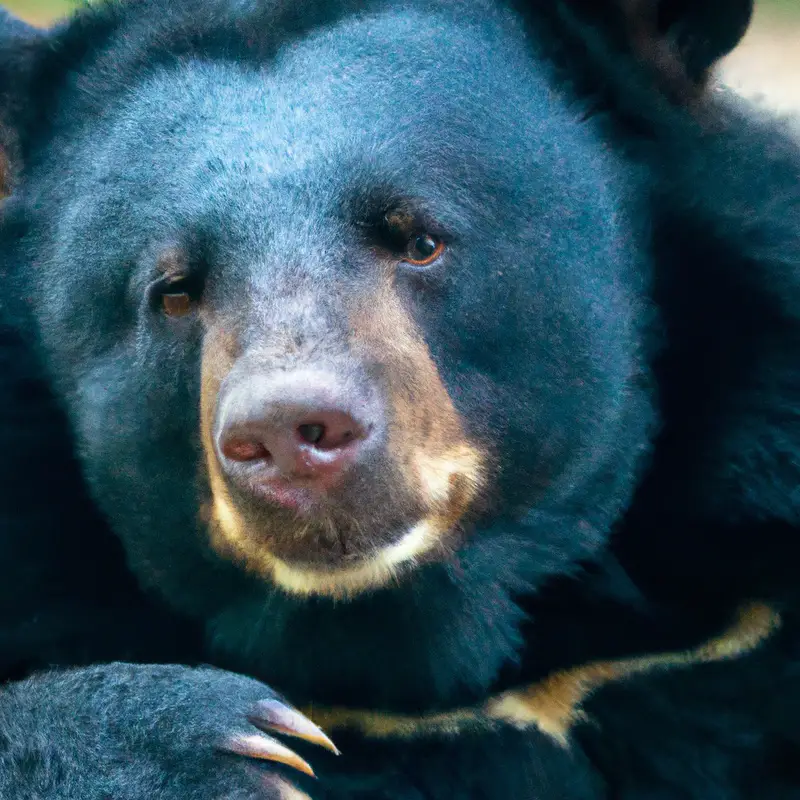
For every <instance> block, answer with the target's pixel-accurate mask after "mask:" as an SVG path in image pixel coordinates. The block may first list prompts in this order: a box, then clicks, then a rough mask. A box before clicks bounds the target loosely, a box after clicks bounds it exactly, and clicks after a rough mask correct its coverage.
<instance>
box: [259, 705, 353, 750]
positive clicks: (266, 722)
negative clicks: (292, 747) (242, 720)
mask: <svg viewBox="0 0 800 800" xmlns="http://www.w3.org/2000/svg"><path fill="white" fill-rule="evenodd" d="M247 718H248V719H249V720H250V722H252V723H253V725H255V726H256V727H257V728H260V729H261V730H273V731H276V732H277V733H283V734H286V735H287V736H294V737H296V738H298V739H304V740H305V741H307V742H311V743H312V744H316V745H319V746H320V747H324V748H325V749H326V750H330V752H331V753H333V754H334V755H337V756H338V755H339V751H338V749H337V748H336V745H335V744H334V743H333V742H332V741H331V740H330V739H329V738H328V737H327V736H326V735H325V733H324V732H323V731H322V728H319V727H318V726H316V725H315V724H314V723H313V722H312V721H311V720H310V719H308V717H305V716H303V714H301V713H300V712H299V711H295V710H294V709H293V708H289V707H288V706H285V705H283V703H280V702H279V701H277V700H261V701H260V702H258V703H256V705H255V706H254V707H253V709H252V711H251V712H250V714H248V717H247Z"/></svg>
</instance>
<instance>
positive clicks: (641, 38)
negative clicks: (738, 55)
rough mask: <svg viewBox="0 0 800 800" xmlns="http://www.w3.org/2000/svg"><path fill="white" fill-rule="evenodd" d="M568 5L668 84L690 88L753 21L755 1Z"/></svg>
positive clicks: (632, 0)
mask: <svg viewBox="0 0 800 800" xmlns="http://www.w3.org/2000/svg"><path fill="white" fill-rule="evenodd" d="M566 5H567V6H568V7H570V8H571V9H572V10H573V11H575V12H577V14H578V16H579V18H580V19H583V20H584V21H585V22H587V23H589V24H590V25H591V26H592V27H597V28H600V29H603V30H605V31H606V32H607V34H608V35H610V36H611V37H612V40H613V41H614V42H615V43H616V44H617V45H619V46H622V47H623V48H624V49H626V50H628V51H630V52H632V53H633V54H634V55H635V56H637V57H638V58H639V59H640V60H642V61H644V62H646V63H647V64H648V66H650V67H651V68H652V69H654V70H656V72H657V73H659V75H660V77H661V78H662V79H663V80H665V81H666V82H668V83H672V84H676V83H678V84H679V83H680V82H681V81H682V82H684V83H685V84H687V85H690V86H694V87H698V86H702V85H703V84H704V83H705V80H706V78H707V76H708V74H709V72H710V70H711V68H712V67H713V66H714V65H715V64H716V63H717V61H719V60H720V59H721V58H722V57H723V56H725V55H727V54H728V53H729V52H730V51H731V50H733V48H734V47H736V45H737V44H738V43H739V41H740V40H741V39H742V37H743V36H744V34H745V33H746V31H747V29H748V27H749V26H750V21H751V18H752V15H753V0H566Z"/></svg>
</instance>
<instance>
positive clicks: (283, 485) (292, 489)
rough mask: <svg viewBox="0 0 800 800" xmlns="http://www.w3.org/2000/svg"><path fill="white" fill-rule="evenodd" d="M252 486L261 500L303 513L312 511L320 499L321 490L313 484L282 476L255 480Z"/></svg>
mask: <svg viewBox="0 0 800 800" xmlns="http://www.w3.org/2000/svg"><path fill="white" fill-rule="evenodd" d="M251 488H252V490H253V492H254V494H256V495H257V496H258V498H259V499H260V500H263V501H265V502H267V503H270V504H272V505H276V506H280V507H281V508H287V509H289V510H291V511H295V512H297V513H299V514H303V515H307V514H310V513H312V511H313V510H314V508H315V506H317V505H318V504H319V499H320V498H319V492H318V491H315V490H314V489H313V488H311V486H302V485H298V484H297V481H290V480H284V479H281V478H273V479H270V480H261V481H253V482H252V483H251Z"/></svg>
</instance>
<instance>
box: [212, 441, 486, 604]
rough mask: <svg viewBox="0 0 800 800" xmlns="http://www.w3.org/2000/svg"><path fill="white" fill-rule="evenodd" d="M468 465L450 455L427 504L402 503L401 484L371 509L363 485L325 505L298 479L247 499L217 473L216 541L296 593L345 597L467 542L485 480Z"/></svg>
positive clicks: (233, 557) (225, 552)
mask: <svg viewBox="0 0 800 800" xmlns="http://www.w3.org/2000/svg"><path fill="white" fill-rule="evenodd" d="M465 459H466V456H465ZM468 463H471V462H470V461H468V460H464V461H461V460H459V459H455V458H453V457H452V456H451V457H450V458H449V459H448V462H447V464H448V466H447V470H448V474H447V480H446V481H443V482H441V483H440V484H437V488H438V490H439V491H438V493H437V494H436V496H433V495H431V494H429V496H428V502H424V503H418V502H413V503H412V502H410V500H409V497H408V496H406V497H405V498H404V499H405V501H406V502H399V501H398V497H399V495H400V493H401V487H395V491H394V492H392V493H391V494H387V495H386V497H384V498H383V499H382V500H381V499H380V498H377V499H376V500H375V502H374V503H373V504H372V506H371V507H370V506H369V505H366V506H365V505H364V504H365V503H366V498H365V496H364V495H363V494H362V495H361V500H362V505H361V507H359V506H358V505H357V504H356V502H355V498H356V497H357V496H358V491H357V489H358V487H354V491H353V495H352V497H348V498H347V502H345V503H342V504H341V505H338V506H331V505H327V506H326V504H325V503H324V502H323V501H321V500H320V499H319V498H316V499H314V498H311V499H309V498H308V497H307V496H304V494H303V492H302V487H301V488H300V489H299V490H298V487H297V484H296V483H293V484H292V485H291V486H287V487H285V489H286V494H280V493H277V492H275V484H274V483H271V484H270V486H269V495H268V496H267V495H265V496H262V497H260V498H259V501H260V502H258V503H251V502H244V501H243V498H242V497H238V496H237V495H236V494H235V493H232V492H231V491H230V487H229V486H228V485H227V484H225V483H224V482H223V481H221V480H218V479H217V480H215V479H214V478H213V477H212V481H211V484H212V486H211V489H212V497H211V513H210V514H209V515H208V516H207V519H209V531H210V539H211V544H212V547H213V549H214V550H215V552H216V553H217V554H218V555H220V556H222V557H223V558H225V559H226V560H229V561H232V562H234V563H238V564H239V565H240V566H242V567H243V568H244V569H245V571H247V572H250V573H254V574H256V575H258V576H259V577H262V578H264V579H266V580H267V581H268V582H270V583H272V584H273V585H275V586H277V587H279V588H281V589H282V590H284V591H286V592H287V593H290V594H295V595H302V596H311V595H321V596H328V597H336V598H346V597H349V596H353V595H356V594H359V593H361V592H364V591H367V590H371V589H378V588H381V587H386V586H391V585H394V584H396V583H397V582H398V581H399V580H400V579H401V578H402V577H404V576H406V575H408V574H409V573H410V572H413V571H414V570H415V569H416V568H418V567H420V566H422V565H423V564H427V563H431V562H433V561H438V562H440V561H444V560H447V559H448V558H450V557H452V554H453V553H454V552H455V550H456V549H457V548H458V546H459V545H460V544H461V543H462V542H463V540H464V538H465V536H466V532H465V531H466V530H467V526H466V523H465V518H466V517H467V514H468V513H469V514H471V513H472V512H473V511H474V510H475V506H476V497H477V495H478V493H479V489H480V487H481V485H482V484H481V481H480V480H479V478H480V477H481V473H480V472H479V471H478V470H476V469H463V468H462V467H464V466H465V465H466V464H468ZM445 486H446V489H445ZM273 493H274V494H273ZM356 509H357V510H358V511H360V512H361V513H360V514H359V515H358V516H356ZM365 509H366V510H365Z"/></svg>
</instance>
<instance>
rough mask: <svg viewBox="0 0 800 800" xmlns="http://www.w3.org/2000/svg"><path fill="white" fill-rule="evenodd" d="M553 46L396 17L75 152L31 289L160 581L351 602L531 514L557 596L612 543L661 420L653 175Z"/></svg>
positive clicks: (506, 536) (170, 81)
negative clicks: (643, 229) (652, 430)
mask: <svg viewBox="0 0 800 800" xmlns="http://www.w3.org/2000/svg"><path fill="white" fill-rule="evenodd" d="M528 46H529V45H528V44H527V42H526V40H525V36H524V33H523V31H522V30H521V29H520V27H519V25H518V23H516V21H515V20H514V18H513V17H511V16H509V15H507V14H504V13H497V14H495V15H493V16H492V17H489V18H488V19H485V18H483V17H481V18H480V19H479V18H478V17H477V16H476V17H474V18H471V17H470V15H469V14H466V15H459V17H458V18H456V17H455V16H454V15H453V14H452V12H450V11H447V10H446V9H442V8H438V9H437V8H434V9H429V8H426V7H424V6H419V7H418V8H416V7H412V8H411V9H403V10H402V12H398V11H397V10H394V9H389V10H380V11H376V12H375V13H373V14H371V15H369V16H366V17H365V18H363V19H361V18H356V19H347V20H345V21H342V22H338V23H336V24H334V25H332V26H331V27H330V29H326V30H324V31H321V32H314V33H311V34H310V35H308V36H307V37H304V38H303V39H301V40H300V41H297V42H295V43H293V44H292V46H291V47H289V46H288V45H287V46H284V47H282V48H279V49H278V50H277V52H276V53H275V55H274V58H273V59H272V60H271V61H269V62H268V63H264V64H261V63H257V64H255V65H253V66H247V65H243V64H241V63H240V64H226V63H214V62H209V61H208V60H207V59H206V58H204V56H203V52H202V50H200V51H199V52H198V53H197V54H196V55H194V56H193V57H191V58H190V59H188V60H187V62H186V63H180V64H178V65H165V66H164V67H163V68H161V69H159V70H157V71H155V72H154V73H152V74H147V75H146V76H142V77H137V78H136V79H135V80H134V81H133V83H132V87H131V89H130V90H129V91H128V92H127V93H126V94H125V95H124V96H122V97H120V98H114V100H113V102H111V101H110V102H108V104H107V105H105V106H104V110H103V114H102V116H101V117H99V118H97V119H87V120H85V122H84V123H83V124H81V125H80V127H76V126H70V127H69V130H68V131H67V132H65V133H64V135H63V140H57V146H56V147H54V149H53V150H54V153H56V154H57V155H56V158H58V159H60V160H63V156H64V154H65V149H66V150H68V151H69V153H70V155H68V156H67V160H66V162H65V163H67V162H68V164H69V165H68V167H67V166H65V167H63V168H61V169H59V168H58V166H57V165H56V164H55V162H54V160H51V159H48V160H47V163H46V166H43V167H42V170H41V171H42V174H45V173H46V174H47V175H48V177H49V183H48V184H47V185H46V186H45V188H44V189H43V190H42V191H43V195H42V197H41V200H40V203H41V205H42V208H43V209H46V210H44V211H43V213H41V214H39V215H37V216H36V218H35V219H34V221H33V224H35V225H36V226H37V227H39V226H41V228H42V229H43V235H42V236H41V239H40V242H39V244H38V246H37V253H36V254H35V256H34V258H35V260H36V262H37V264H38V265H39V267H38V268H37V269H36V270H35V271H30V272H28V273H26V274H25V276H24V278H23V280H25V281H26V286H25V292H26V295H29V296H30V297H32V298H33V299H32V310H33V315H34V316H35V317H36V319H37V320H40V321H41V326H40V327H41V330H40V333H41V342H42V347H43V350H44V352H45V354H46V360H47V362H48V363H49V364H50V366H51V369H52V370H53V373H54V375H55V380H56V383H57V386H58V387H59V392H60V393H62V394H63V396H64V397H65V399H66V404H67V408H68V410H69V414H70V418H71V421H72V424H73V426H74V429H75V431H76V433H77V439H78V446H79V448H80V452H81V457H82V460H83V463H84V465H85V470H86V475H87V478H88V480H89V482H90V485H91V487H92V490H93V493H94V496H95V498H96V500H97V502H98V503H99V505H100V506H101V508H102V509H103V511H104V512H105V514H106V515H107V516H108V518H109V519H110V520H111V523H112V526H113V527H114V529H115V530H117V531H118V532H119V534H120V535H121V536H122V538H123V540H124V541H125V544H126V547H127V549H128V552H129V555H130V557H131V560H132V563H133V564H134V565H135V566H137V568H138V569H140V570H142V571H143V572H144V573H145V577H146V576H147V574H148V571H150V570H152V571H154V572H155V573H158V572H160V566H161V565H162V564H163V563H164V562H165V556H164V555H163V553H162V552H160V551H161V550H162V547H163V545H164V544H165V543H168V547H170V548H175V547H176V546H178V547H179V549H183V548H203V547H205V546H206V545H207V546H208V547H210V549H212V550H213V551H214V552H215V553H217V554H219V555H221V556H222V557H223V558H229V559H232V560H234V561H237V562H243V563H244V564H245V566H246V567H247V568H248V569H250V570H251V571H253V572H255V573H256V574H258V575H260V576H263V577H264V578H266V579H267V580H269V581H273V582H275V583H276V584H278V585H279V586H280V587H282V588H283V589H285V590H287V591H289V592H299V593H319V594H327V595H334V596H341V595H344V594H350V593H354V592H359V591H362V590H364V589H368V588H372V587H376V586H381V585H383V584H385V583H387V582H388V581H390V580H391V579H392V578H394V577H395V576H398V577H400V578H401V579H402V576H403V574H404V573H405V572H406V571H408V570H409V569H411V568H413V567H414V566H415V565H416V564H418V563H421V562H433V563H439V564H447V563H448V562H450V561H451V559H452V557H453V554H454V553H456V552H458V551H459V550H460V549H461V548H462V547H465V548H467V549H469V547H470V546H471V542H472V541H480V540H481V537H482V535H483V534H482V531H483V530H484V529H486V528H491V527H497V526H498V525H501V526H503V527H504V530H503V534H502V536H500V537H498V536H495V537H494V538H495V540H496V541H495V544H494V546H500V547H505V546H509V545H511V546H513V547H517V546H522V547H524V548H526V549H527V550H528V551H529V557H530V561H531V563H530V570H531V574H529V575H526V576H525V577H526V579H527V580H530V581H536V580H538V579H540V578H541V577H543V576H545V575H547V574H550V573H552V572H563V571H565V570H566V569H568V567H569V564H571V563H572V562H574V561H575V560H576V559H577V558H580V557H585V556H587V555H589V554H590V553H591V552H592V551H593V550H594V549H595V548H596V547H598V546H599V545H600V544H601V543H602V542H603V541H604V539H605V536H606V534H607V530H608V526H609V522H610V520H611V519H612V518H613V517H614V516H615V515H616V514H617V513H618V511H619V509H620V507H621V506H622V505H623V504H624V503H625V501H626V500H627V497H628V495H629V492H630V488H631V485H632V478H633V474H634V464H635V462H636V460H637V457H638V455H639V453H640V451H641V448H642V442H643V437H644V436H645V429H646V427H647V425H648V423H649V419H650V413H649V404H648V399H647V396H646V392H645V390H644V389H642V388H641V386H640V385H639V382H638V381H639V378H640V375H641V372H642V369H643V368H642V364H641V351H642V347H643V341H642V339H643V336H644V332H643V331H642V330H641V328H642V325H641V324H640V320H641V318H642V310H641V308H640V306H641V302H640V300H639V298H640V297H641V296H642V291H641V286H642V285H643V284H646V282H647V271H648V263H647V259H646V257H645V256H643V255H642V253H641V252H637V250H636V249H635V248H634V246H633V244H634V243H635V242H636V241H637V236H638V234H637V226H638V225H639V224H640V220H638V219H636V218H635V217H633V215H632V212H631V210H630V209H629V208H628V207H627V205H628V204H627V202H626V197H627V195H628V194H629V193H630V192H632V191H635V188H634V186H635V180H636V179H635V176H633V175H629V174H628V173H627V172H626V171H625V170H621V169H620V165H619V162H618V159H616V158H615V157H614V156H613V155H611V154H609V152H608V150H607V148H606V147H605V146H604V144H603V141H602V139H601V137H600V136H599V135H598V132H597V131H596V130H595V129H593V128H592V126H591V125H588V124H586V123H585V122H582V121H581V120H580V118H579V110H578V108H577V107H575V105H574V104H573V103H572V102H571V101H570V99H569V98H568V97H566V96H562V95H558V94H554V93H552V92H551V90H550V89H549V83H548V70H549V67H548V65H547V64H546V63H544V62H542V63H539V62H537V59H536V57H535V53H534V55H533V57H532V56H531V54H530V53H529V52H528ZM387 52H388V53H389V57H388V58H387ZM487 53H493V56H492V58H491V59H488V58H487V57H486V54H487ZM100 91H102V87H101V89H100ZM165 109H166V110H168V111H167V113H165ZM498 109H508V110H511V109H514V113H508V114H501V115H500V119H498ZM62 142H63V143H62ZM90 143H91V144H90ZM32 184H33V185H37V181H36V178H35V177H34V179H33V181H32ZM110 231H113V236H112V235H110V234H109V232H110ZM29 280H30V284H28V283H27V282H28V281H29ZM87 319H91V320H92V324H91V326H87V325H86V320H87ZM316 426H320V427H321V428H322V432H321V433H318V435H319V436H320V439H319V440H318V441H317V440H314V439H313V438H308V435H307V433H308V429H309V427H310V429H311V433H312V434H313V433H314V432H315V431H316ZM304 431H305V433H304ZM342 437H344V438H342ZM599 484H603V485H604V488H603V489H602V491H601V493H600V494H598V493H597V492H596V491H595V489H594V487H596V486H598V485H599ZM537 517H541V519H542V522H543V524H542V525H539V524H538V523H537V519H536V518H537ZM554 518H555V519H557V520H558V523H557V524H555V525H554ZM523 519H524V520H525V522H524V532H523V530H522V528H521V526H520V524H519V522H520V520H523ZM562 528H568V529H569V531H570V532H569V534H566V533H565V532H564V531H563V530H561V529H562ZM554 536H557V537H558V541H557V542H555V541H554V540H553V537H554ZM176 539H181V540H182V544H180V545H177V543H176V541H175V540H176ZM198 543H202V544H198ZM512 543H513V545H512Z"/></svg>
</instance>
